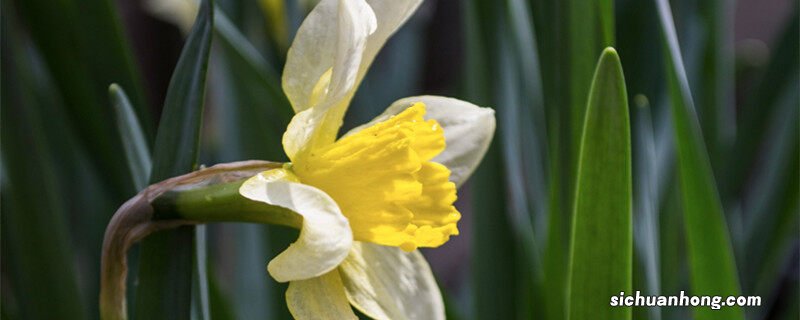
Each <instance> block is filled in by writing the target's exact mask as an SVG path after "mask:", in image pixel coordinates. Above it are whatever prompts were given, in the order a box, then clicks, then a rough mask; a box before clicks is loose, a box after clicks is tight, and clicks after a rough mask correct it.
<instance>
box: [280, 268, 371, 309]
mask: <svg viewBox="0 0 800 320" xmlns="http://www.w3.org/2000/svg"><path fill="white" fill-rule="evenodd" d="M286 305H287V306H288V307H289V312H291V313H292V316H293V317H294V318H295V319H297V320H306V319H358V318H357V317H356V315H355V313H354V312H353V309H352V308H350V303H349V302H348V301H347V297H346V296H345V292H344V286H343V285H342V279H341V278H340V276H339V272H338V271H337V270H333V271H331V272H328V273H326V274H324V275H321V276H319V277H316V278H311V279H306V280H299V281H292V282H290V283H289V289H287V290H286Z"/></svg>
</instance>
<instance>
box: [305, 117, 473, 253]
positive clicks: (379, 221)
mask: <svg viewBox="0 0 800 320" xmlns="http://www.w3.org/2000/svg"><path fill="white" fill-rule="evenodd" d="M424 115H425V105H424V104H422V103H417V104H414V105H412V106H411V107H409V108H408V109H406V110H404V111H403V112H401V113H400V114H398V115H395V116H393V117H391V118H390V119H388V120H386V121H383V122H379V123H376V124H374V125H372V126H370V127H368V128H366V129H363V130H361V131H359V132H357V133H355V134H352V135H349V136H346V137H344V138H342V139H339V140H338V141H336V142H335V143H333V144H330V145H327V146H325V147H322V148H318V149H315V150H309V151H308V152H305V153H303V155H302V156H301V157H299V158H297V159H295V161H294V163H293V165H292V169H293V171H294V172H295V174H296V175H297V177H298V178H299V179H300V181H301V182H303V183H305V184H308V185H312V186H314V187H317V188H319V189H321V190H323V191H325V192H326V193H327V194H328V195H330V196H331V198H333V199H334V200H335V201H336V203H337V204H338V205H339V207H340V208H341V209H342V213H343V214H344V215H345V216H346V217H347V218H348V220H349V221H350V226H351V228H352V230H353V235H354V237H355V240H358V241H368V242H373V243H377V244H382V245H389V246H399V247H400V248H402V249H403V250H406V251H411V250H414V249H416V248H417V247H438V246H440V245H442V244H444V243H445V242H447V240H448V239H449V238H450V236H451V235H457V234H458V228H457V227H456V222H458V220H459V219H460V218H461V214H460V213H459V212H458V211H457V210H456V208H455V207H454V206H453V202H454V201H455V200H456V187H455V184H453V183H452V182H450V181H449V177H450V170H449V169H447V167H445V166H443V165H441V164H439V163H435V162H432V161H431V160H432V159H433V157H435V156H436V155H438V154H439V153H441V152H442V151H443V150H444V147H445V139H444V133H443V132H442V128H441V126H440V125H439V123H438V122H436V120H427V121H426V120H424V119H423V116H424Z"/></svg>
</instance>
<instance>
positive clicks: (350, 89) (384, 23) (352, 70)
mask: <svg viewBox="0 0 800 320" xmlns="http://www.w3.org/2000/svg"><path fill="white" fill-rule="evenodd" d="M420 3H421V0H392V1H380V0H367V1H364V0H348V1H343V0H338V1H337V0H323V1H321V2H320V3H319V5H317V7H315V8H314V10H312V12H311V13H310V14H309V15H308V17H307V18H306V20H305V21H304V22H303V25H301V26H300V30H298V33H297V36H295V40H294V42H293V44H292V47H291V48H290V50H289V53H288V56H287V59H286V67H285V69H284V73H283V89H284V91H285V92H286V95H287V96H288V97H289V101H291V103H292V107H293V108H294V110H295V112H297V113H299V112H301V111H304V110H308V109H312V108H313V109H314V110H315V111H314V112H313V114H308V115H305V116H303V117H302V118H301V119H298V121H294V119H293V121H292V122H293V123H294V124H295V125H294V126H290V127H289V128H287V131H286V133H285V134H284V145H285V146H286V147H285V149H286V153H287V155H288V156H289V157H290V158H293V157H294V156H295V154H296V153H298V152H300V151H301V150H303V149H308V148H312V147H313V146H315V145H325V144H328V143H333V141H334V140H335V139H336V136H337V134H338V131H339V128H340V127H341V124H342V119H343V118H344V114H345V112H346V111H347V107H348V106H349V104H350V100H351V99H352V98H353V95H354V94H355V91H356V89H357V88H358V85H359V83H360V82H361V80H362V79H363V78H364V75H365V74H366V73H367V70H368V69H369V65H370V64H371V63H372V61H373V60H374V59H375V56H376V55H377V54H378V51H380V49H381V47H383V45H384V44H385V43H386V41H387V40H388V39H389V37H390V36H391V35H392V34H394V32H395V31H397V29H398V28H399V27H400V26H401V25H402V24H403V23H404V22H405V21H406V20H407V19H408V17H410V16H411V14H413V13H414V11H415V10H416V9H417V7H418V6H419V4H420ZM299 123H302V125H298V124H299ZM287 136H291V137H287ZM287 140H290V141H287ZM287 142H289V143H288V144H287Z"/></svg>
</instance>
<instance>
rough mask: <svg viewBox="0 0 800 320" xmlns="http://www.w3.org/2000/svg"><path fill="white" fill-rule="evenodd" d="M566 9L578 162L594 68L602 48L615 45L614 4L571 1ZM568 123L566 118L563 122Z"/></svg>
mask: <svg viewBox="0 0 800 320" xmlns="http://www.w3.org/2000/svg"><path fill="white" fill-rule="evenodd" d="M567 9H568V10H569V11H568V12H569V16H568V19H569V25H568V30H569V36H568V41H569V51H568V52H567V53H566V54H568V55H569V88H570V95H569V97H570V109H569V110H570V118H569V122H568V124H569V125H570V126H571V128H572V130H571V134H572V138H571V140H572V150H573V153H572V154H574V155H575V156H574V157H575V158H574V159H573V165H572V166H573V168H574V167H575V165H576V163H577V162H575V161H577V152H578V148H579V147H580V139H581V136H582V135H581V130H583V127H582V126H581V125H582V124H583V118H584V114H585V112H586V100H587V99H588V97H589V86H590V84H591V81H592V74H593V72H594V67H595V61H596V60H595V59H596V57H597V56H599V55H600V53H601V51H602V50H603V48H605V47H608V46H612V45H614V38H613V35H614V20H613V10H612V9H613V5H612V3H611V1H610V0H594V1H586V0H570V1H569V3H568V5H567ZM564 120H567V119H564Z"/></svg>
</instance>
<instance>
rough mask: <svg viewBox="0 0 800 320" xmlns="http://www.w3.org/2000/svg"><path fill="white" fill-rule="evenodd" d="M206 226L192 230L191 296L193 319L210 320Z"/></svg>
mask: <svg viewBox="0 0 800 320" xmlns="http://www.w3.org/2000/svg"><path fill="white" fill-rule="evenodd" d="M206 234H207V232H206V226H205V225H199V226H196V227H195V229H194V242H195V243H194V247H195V251H194V259H192V260H193V261H194V270H195V274H194V277H195V279H194V290H193V291H192V295H193V296H194V299H193V301H192V312H193V314H194V316H193V317H192V318H193V319H197V320H211V302H210V298H209V288H208V287H209V285H208V282H209V281H208V277H209V275H208V245H207V244H208V239H207V236H206Z"/></svg>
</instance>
